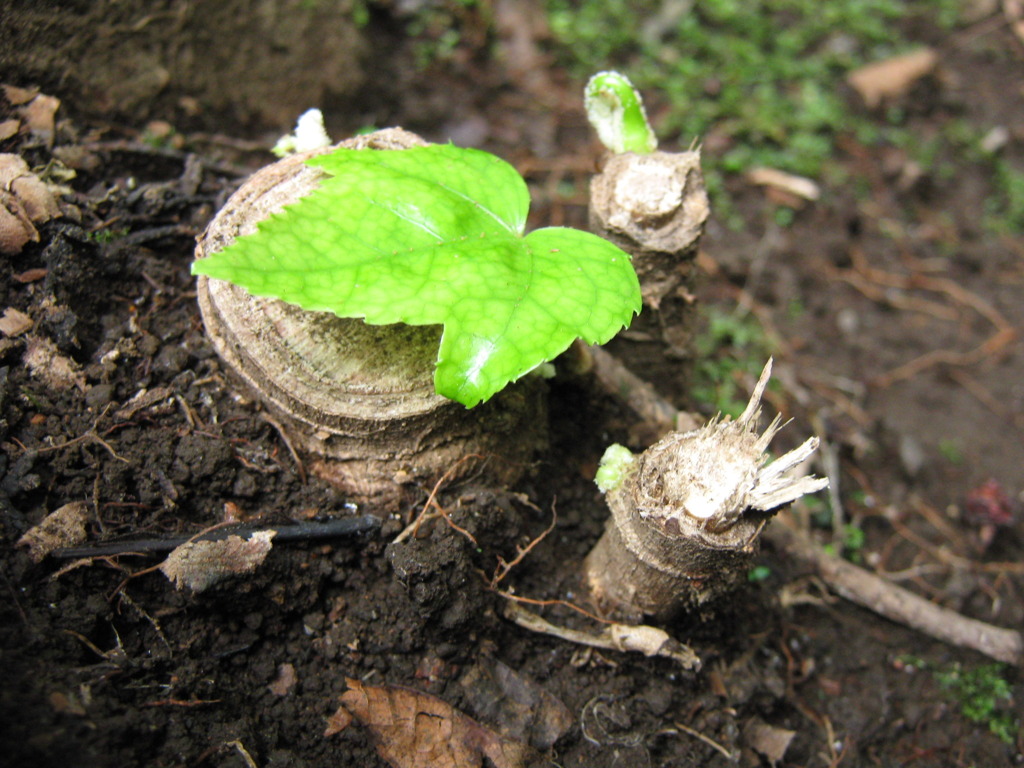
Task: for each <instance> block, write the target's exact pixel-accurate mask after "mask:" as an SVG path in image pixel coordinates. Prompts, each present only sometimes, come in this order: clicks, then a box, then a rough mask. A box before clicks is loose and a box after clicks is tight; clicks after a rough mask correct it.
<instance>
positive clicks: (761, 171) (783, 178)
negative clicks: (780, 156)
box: [747, 167, 821, 201]
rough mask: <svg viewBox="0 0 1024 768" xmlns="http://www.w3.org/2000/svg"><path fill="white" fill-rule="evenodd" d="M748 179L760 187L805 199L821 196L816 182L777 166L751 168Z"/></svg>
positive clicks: (815, 198) (814, 198)
mask: <svg viewBox="0 0 1024 768" xmlns="http://www.w3.org/2000/svg"><path fill="white" fill-rule="evenodd" d="M747 181H749V182H750V183H751V184H756V185H757V186H760V187H771V188H773V189H779V190H782V191H783V192H788V193H789V194H791V195H795V196H796V197H799V198H802V199H804V200H812V201H813V200H817V199H818V198H820V197H821V187H819V186H818V185H817V183H816V182H814V181H812V180H811V179H808V178H806V177H804V176H796V175H794V174H792V173H786V172H785V171H780V170H777V169H775V168H763V167H758V168H751V169H750V170H749V171H747Z"/></svg>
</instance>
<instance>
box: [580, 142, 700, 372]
mask: <svg viewBox="0 0 1024 768" xmlns="http://www.w3.org/2000/svg"><path fill="white" fill-rule="evenodd" d="M709 213H710V208H709V205H708V196H707V191H706V190H705V188H704V177H703V174H702V173H701V170H700V152H699V151H690V152H680V153H669V152H652V153H650V154H646V155H636V154H633V153H631V152H626V153H624V154H621V155H613V156H611V157H610V158H609V159H608V161H607V163H606V164H605V166H604V169H603V170H602V171H601V173H600V174H599V175H597V176H595V177H594V179H593V180H592V181H591V184H590V228H591V230H593V231H594V232H596V233H597V234H599V235H601V236H602V237H605V238H607V239H608V240H611V241H612V242H613V243H615V244H616V245H618V246H619V247H620V248H622V249H623V250H625V251H627V252H628V253H630V254H632V256H633V265H634V266H635V267H636V271H637V275H638V276H639V278H640V287H641V290H642V292H643V297H644V303H645V304H646V305H647V306H648V307H650V308H651V309H653V310H655V316H656V317H657V319H658V320H659V322H660V324H661V326H662V328H663V329H672V330H671V332H670V331H668V330H665V331H664V334H665V341H666V342H668V344H669V345H670V346H671V347H672V348H673V349H675V350H676V351H678V352H681V353H685V351H686V349H687V347H688V346H689V341H690V325H691V322H690V320H691V316H692V314H693V311H692V307H693V296H692V292H691V288H692V283H693V260H694V257H695V256H696V255H697V245H698V242H699V240H700V236H701V234H702V233H703V231H704V222H705V221H706V220H707V217H708V215H709Z"/></svg>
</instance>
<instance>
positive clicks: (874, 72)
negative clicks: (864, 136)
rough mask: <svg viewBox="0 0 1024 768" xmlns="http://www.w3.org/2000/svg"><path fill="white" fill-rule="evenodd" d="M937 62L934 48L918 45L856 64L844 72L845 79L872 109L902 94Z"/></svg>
mask: <svg viewBox="0 0 1024 768" xmlns="http://www.w3.org/2000/svg"><path fill="white" fill-rule="evenodd" d="M938 62H939V54H938V52H937V51H936V50H935V49H933V48H920V49H918V50H916V51H911V52H910V53H905V54H902V55H900V56H894V57H892V58H891V59H885V60H884V61H876V62H874V63H872V64H866V65H864V66H863V67H858V68H857V69H855V70H853V71H852V72H851V73H850V74H848V75H847V76H846V82H847V83H849V84H850V87H851V88H853V89H854V90H855V91H857V93H858V94H859V95H860V97H861V98H862V99H863V100H864V103H865V104H866V105H867V107H868V109H875V108H877V107H880V106H881V105H882V104H884V103H886V102H890V101H893V100H894V99H898V98H899V97H900V96H903V95H904V94H905V93H907V91H909V90H910V88H911V87H912V86H913V85H914V83H916V82H917V81H918V80H920V79H921V78H922V77H924V76H925V75H928V74H930V73H931V72H932V71H933V70H934V69H935V66H936V64H938Z"/></svg>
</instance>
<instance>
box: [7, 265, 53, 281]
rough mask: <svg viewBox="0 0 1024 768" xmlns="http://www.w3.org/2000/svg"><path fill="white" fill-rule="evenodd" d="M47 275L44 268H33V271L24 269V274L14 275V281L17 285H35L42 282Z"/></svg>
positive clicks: (47, 271)
mask: <svg viewBox="0 0 1024 768" xmlns="http://www.w3.org/2000/svg"><path fill="white" fill-rule="evenodd" d="M48 273H49V270H48V269H47V268H46V267H35V268H34V269H26V270H25V271H24V272H19V273H18V274H16V275H14V281H15V282H18V283H22V284H25V283H35V282H38V281H39V280H42V279H43V278H44V277H46V275H47V274H48Z"/></svg>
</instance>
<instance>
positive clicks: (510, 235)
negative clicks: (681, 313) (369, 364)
mask: <svg viewBox="0 0 1024 768" xmlns="http://www.w3.org/2000/svg"><path fill="white" fill-rule="evenodd" d="M307 162H308V164H309V165H312V166H315V167H318V168H320V169H322V170H323V171H325V172H326V174H327V175H326V177H325V178H324V179H323V181H322V182H321V183H320V185H319V187H318V188H317V189H316V190H314V191H313V192H311V193H310V194H309V195H307V196H305V197H303V198H302V199H300V200H299V201H298V202H296V203H294V204H292V205H289V206H287V207H286V208H285V209H284V211H282V212H281V213H278V214H275V215H273V216H271V217H270V218H269V219H267V220H266V221H263V222H261V223H260V224H259V227H258V231H257V232H255V233H253V234H251V235H247V236H244V237H241V238H239V239H238V240H236V241H235V242H234V243H233V244H232V245H231V246H229V247H228V248H225V249H224V250H223V251H220V252H218V253H215V254H213V255H211V256H209V257H207V258H205V259H202V260H199V261H196V262H195V263H194V264H193V265H192V272H193V274H203V275H208V276H209V277H213V278H218V279H222V280H228V281H230V282H232V283H235V284H236V285H239V286H241V287H242V288H245V289H246V290H247V291H249V292H250V293H253V294H255V295H259V296H273V297H275V298H279V299H282V300H283V301H286V302H289V303H292V304H296V305H298V306H300V307H302V308H303V309H307V310H317V311H329V312H333V313H335V314H336V315H338V316H340V317H358V318H363V319H365V320H366V322H368V323H371V324H375V325H384V324H391V323H407V324H409V325H443V326H444V333H443V335H442V338H441V346H440V350H439V352H438V358H437V368H436V370H435V373H434V384H435V388H436V390H437V392H438V393H439V394H441V395H444V396H445V397H448V398H450V399H452V400H457V401H458V402H460V403H463V404H464V405H466V406H467V407H472V406H474V405H476V404H477V403H480V402H482V401H484V400H487V399H488V398H489V397H491V396H492V395H493V394H495V393H496V392H498V391H499V390H501V389H502V388H503V387H504V386H505V385H506V384H508V383H509V382H512V381H515V380H516V379H518V378H519V377H520V376H522V375H523V374H525V373H527V372H529V371H531V370H532V369H534V368H535V367H537V366H538V365H540V364H541V363H543V362H545V361H547V360H551V359H553V358H554V357H556V356H557V355H558V354H560V353H561V352H563V351H564V350H565V349H566V348H567V347H568V346H569V344H571V343H572V341H573V340H574V339H576V338H577V337H581V338H583V339H584V340H585V341H587V342H588V343H592V344H600V343H604V342H606V341H608V340H609V339H610V338H611V337H612V336H614V335H615V334H616V333H617V332H618V331H619V330H620V329H621V328H622V327H623V326H626V325H628V324H629V322H630V321H631V320H632V316H633V314H634V313H636V312H639V310H640V302H641V300H640V286H639V282H638V280H637V277H636V273H635V272H634V271H633V267H632V264H631V263H630V259H629V256H628V255H627V254H626V253H625V252H623V251H622V250H620V249H619V248H617V247H616V246H614V245H612V244H611V243H609V242H607V241H606V240H603V239H601V238H599V237H597V236H596V235H592V234H590V233H587V232H581V231H578V230H573V229H567V228H562V227H549V228H546V229H539V230H536V231H534V232H531V233H530V234H528V235H526V236H524V235H523V231H524V228H525V224H526V215H527V211H528V208H529V193H528V191H527V188H526V184H525V182H524V181H523V180H522V178H521V177H520V176H519V174H518V173H517V172H516V170H515V169H514V168H512V166H510V165H509V164H508V163H505V162H504V161H502V160H500V159H499V158H497V157H495V156H493V155H490V154H488V153H486V152H482V151H480V150H474V149H462V148H459V147H455V146H451V145H431V146H427V147H414V148H410V149H403V150H390V151H381V150H355V149H338V150H335V151H333V152H331V153H329V154H325V155H319V156H317V157H314V158H311V159H310V160H308V161H307Z"/></svg>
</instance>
